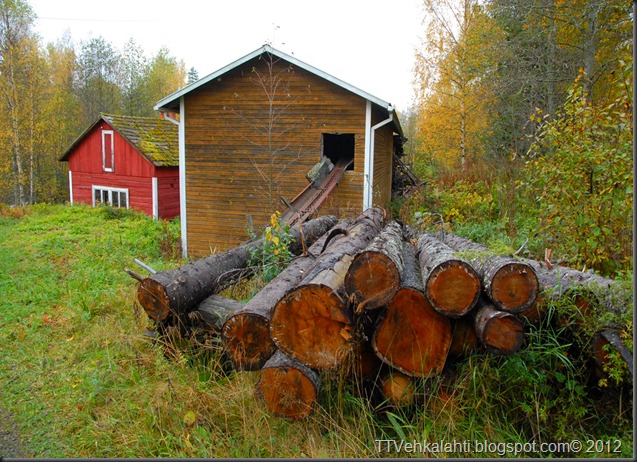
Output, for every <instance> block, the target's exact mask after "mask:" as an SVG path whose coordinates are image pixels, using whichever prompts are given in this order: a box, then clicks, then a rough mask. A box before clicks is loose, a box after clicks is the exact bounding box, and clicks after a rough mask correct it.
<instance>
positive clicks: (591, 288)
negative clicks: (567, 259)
mask: <svg viewBox="0 0 637 462" xmlns="http://www.w3.org/2000/svg"><path fill="white" fill-rule="evenodd" d="M522 262H523V263H525V264H527V265H529V266H530V267H532V268H533V270H534V271H535V273H536V274H537V277H538V281H539V284H540V289H541V291H542V292H543V293H544V295H545V296H547V297H551V298H553V299H557V298H560V297H561V296H563V295H566V294H568V293H570V292H577V293H579V294H580V295H582V296H584V297H585V298H588V299H590V300H589V301H591V302H593V303H597V304H599V305H601V306H603V307H604V308H605V309H606V310H607V311H609V312H612V313H615V314H617V315H620V316H621V315H623V314H625V313H627V312H628V311H632V305H633V294H632V293H631V291H630V290H627V288H625V287H623V286H622V285H621V284H619V283H618V282H617V281H615V280H614V279H609V278H605V277H603V276H599V275H597V274H594V273H585V272H582V271H578V270H575V269H573V268H568V267H566V266H553V267H552V268H549V267H548V266H547V264H546V263H544V262H538V261H536V260H531V259H522Z"/></svg>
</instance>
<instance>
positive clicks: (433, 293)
mask: <svg viewBox="0 0 637 462" xmlns="http://www.w3.org/2000/svg"><path fill="white" fill-rule="evenodd" d="M418 250H419V252H420V253H419V255H420V268H421V271H422V280H423V284H424V286H425V296H426V297H427V299H428V300H429V302H430V303H431V306H432V307H433V309H434V310H436V311H438V312H439V313H441V314H444V315H446V316H450V317H453V318H458V317H460V316H464V315H465V314H467V313H468V312H469V311H470V310H471V309H472V308H473V307H474V306H475V305H476V303H477V302H478V299H479V298H480V292H481V289H482V285H481V283H480V278H479V277H478V274H477V273H476V271H475V270H474V269H473V267H472V266H471V264H470V263H469V262H467V261H466V260H463V259H462V258H459V257H458V256H457V252H456V251H454V250H453V249H452V248H451V247H449V246H448V245H446V244H445V243H443V242H442V241H440V240H438V239H437V238H435V237H434V236H432V235H430V234H422V235H421V236H420V237H419V239H418Z"/></svg>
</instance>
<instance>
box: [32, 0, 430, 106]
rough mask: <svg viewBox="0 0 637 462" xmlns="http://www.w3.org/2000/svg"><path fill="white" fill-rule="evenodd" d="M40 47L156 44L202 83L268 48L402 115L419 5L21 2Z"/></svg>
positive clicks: (228, 0)
mask: <svg viewBox="0 0 637 462" xmlns="http://www.w3.org/2000/svg"><path fill="white" fill-rule="evenodd" d="M28 2H29V4H30V5H31V7H32V8H33V10H34V11H35V14H36V15H37V16H38V20H37V21H36V31H37V32H38V33H39V35H40V36H41V37H42V39H43V40H44V43H47V42H50V41H55V40H57V39H59V38H61V37H62V36H63V34H64V32H65V31H67V30H68V31H69V32H70V34H71V38H72V39H73V42H74V43H75V44H76V45H77V44H79V42H80V41H85V40H87V39H90V38H92V37H99V36H102V37H104V38H105V39H106V40H107V41H109V42H111V43H112V44H113V45H114V46H115V47H117V48H118V49H120V50H121V49H122V46H123V45H124V43H126V42H127V41H128V40H129V39H130V38H131V37H132V38H133V39H134V40H135V42H136V43H137V44H138V45H139V46H141V47H142V48H143V49H144V50H145V52H146V55H147V56H148V57H150V56H152V55H153V54H154V53H156V52H157V50H158V49H159V48H160V47H161V46H162V45H163V46H166V47H168V48H169V49H170V52H171V55H172V56H175V57H176V58H178V59H183V60H184V62H185V64H186V69H190V68H191V67H194V68H195V69H197V72H198V73H199V77H204V76H206V75H208V74H210V73H212V72H214V71H216V70H217V69H219V68H221V67H223V66H225V65H227V64H229V63H231V62H233V61H235V60H236V59H238V58H240V57H242V56H244V55H246V54H248V53H250V52H252V51H254V50H256V49H257V48H260V47H261V46H262V45H263V44H264V43H266V42H270V43H272V45H273V46H274V47H275V48H277V49H279V50H281V51H283V52H285V53H288V54H293V55H294V56H295V57H296V58H297V59H300V60H301V61H304V62H305V63H307V64H309V65H311V66H314V67H316V68H318V69H320V70H322V71H324V72H327V73H328V74H331V75H333V76H334V77H337V78H339V79H341V80H344V81H345V82H347V83H349V84H351V85H354V86H356V87H358V88H360V89H361V90H363V91H366V92H368V93H371V94H372V95H374V96H376V97H378V98H381V99H383V100H385V101H387V102H390V103H392V104H394V105H395V106H396V108H397V109H398V110H399V111H405V110H406V109H408V107H409V106H410V105H411V103H412V99H413V87H412V80H413V63H414V50H415V49H416V48H417V47H419V44H420V41H421V37H422V35H423V34H422V32H421V21H422V16H423V13H422V9H421V7H420V1H419V0H393V1H387V0H382V1H381V0H321V1H318V2H317V1H312V2H309V1H303V0H225V1H218V0H109V1H107V2H90V1H86V0H55V1H53V0H28Z"/></svg>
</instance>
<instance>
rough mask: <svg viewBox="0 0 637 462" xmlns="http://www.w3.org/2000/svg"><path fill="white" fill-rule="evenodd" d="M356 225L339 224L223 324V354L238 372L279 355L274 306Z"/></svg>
mask: <svg viewBox="0 0 637 462" xmlns="http://www.w3.org/2000/svg"><path fill="white" fill-rule="evenodd" d="M351 225H352V221H351V220H348V219H345V220H341V221H339V222H338V223H337V224H336V225H335V226H334V227H333V228H332V230H331V231H329V232H327V233H325V234H323V236H321V237H320V238H319V239H318V240H317V241H316V242H315V243H314V244H312V246H311V247H310V248H309V249H308V251H307V253H306V254H305V255H300V256H298V257H296V258H295V259H294V260H292V262H291V263H290V264H289V265H288V267H287V268H286V269H284V270H283V271H282V272H281V273H279V275H278V276H277V277H275V278H274V279H273V280H272V281H270V283H268V284H267V285H266V286H265V287H264V288H263V289H262V290H261V291H260V292H259V293H258V294H257V295H255V296H254V297H252V299H251V300H250V301H249V302H248V303H246V304H245V305H244V306H243V307H242V308H241V309H240V310H238V311H236V312H234V313H233V314H232V315H231V316H230V317H228V318H227V320H226V321H225V322H224V324H223V329H222V335H221V342H222V345H223V350H224V352H225V354H226V356H227V357H228V359H229V360H230V362H231V363H232V364H233V366H234V368H235V369H238V370H249V371H254V370H259V369H261V368H262V367H263V365H264V364H265V362H266V361H267V360H268V358H269V357H270V356H272V354H273V353H274V352H275V351H276V347H275V346H274V343H273V342H272V339H271V338H270V319H271V318H272V311H273V309H274V306H275V305H276V304H277V303H278V302H279V300H281V298H283V296H284V295H285V294H286V293H287V292H289V291H291V290H293V289H294V288H295V287H296V286H297V285H298V284H299V283H300V282H301V281H302V280H303V277H304V276H305V275H306V274H307V273H308V271H309V270H310V269H311V268H312V266H313V265H314V263H315V261H316V259H317V258H318V256H319V255H320V253H321V251H322V250H323V247H324V246H325V245H326V244H327V243H328V238H329V237H330V236H334V235H336V231H337V230H339V229H347V227H349V226H351Z"/></svg>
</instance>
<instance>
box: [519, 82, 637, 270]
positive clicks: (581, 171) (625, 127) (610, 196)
mask: <svg viewBox="0 0 637 462" xmlns="http://www.w3.org/2000/svg"><path fill="white" fill-rule="evenodd" d="M628 72H629V71H628V70H627V73H628ZM619 83H620V85H622V89H623V90H624V91H621V92H619V96H618V97H617V98H616V99H615V100H614V101H613V102H612V103H611V104H609V105H608V106H606V107H602V108H598V107H596V106H593V105H592V104H591V103H590V102H589V101H588V100H587V98H586V95H585V92H584V86H583V83H582V82H581V79H579V78H578V79H577V80H576V81H575V83H574V84H573V85H572V87H571V88H570V89H569V91H568V97H567V100H566V102H565V104H564V106H563V107H562V109H561V111H560V112H558V114H557V116H556V117H555V119H553V120H549V118H548V117H547V116H545V115H542V114H541V112H538V114H536V115H533V116H532V118H534V119H535V118H537V117H539V118H540V119H541V120H542V121H543V123H542V125H541V127H540V130H539V132H538V134H537V136H536V137H535V141H534V142H533V144H532V145H531V148H530V150H529V156H530V158H529V160H528V162H527V165H526V174H527V175H526V181H524V182H522V184H521V188H522V189H523V190H525V191H526V193H527V194H528V195H529V196H530V197H531V201H530V204H529V207H532V208H534V209H535V210H536V211H537V213H538V214H539V218H540V223H539V229H538V231H539V233H541V234H542V235H544V239H545V244H546V246H547V247H552V248H553V250H557V251H559V252H560V253H561V255H562V256H566V257H567V259H569V260H571V263H579V264H584V265H587V266H588V267H591V268H594V269H596V270H598V271H600V272H601V273H604V274H614V273H615V272H617V271H618V270H620V269H622V268H623V267H626V266H628V265H630V264H631V263H630V262H631V243H632V213H631V210H632V205H633V203H632V194H633V191H632V182H633V172H632V168H633V165H632V108H631V107H630V104H629V102H628V101H629V100H628V98H629V95H630V94H631V87H632V83H631V81H630V78H628V77H627V78H626V80H622V81H620V82H619ZM529 213H534V211H529ZM566 237H568V238H566Z"/></svg>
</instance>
